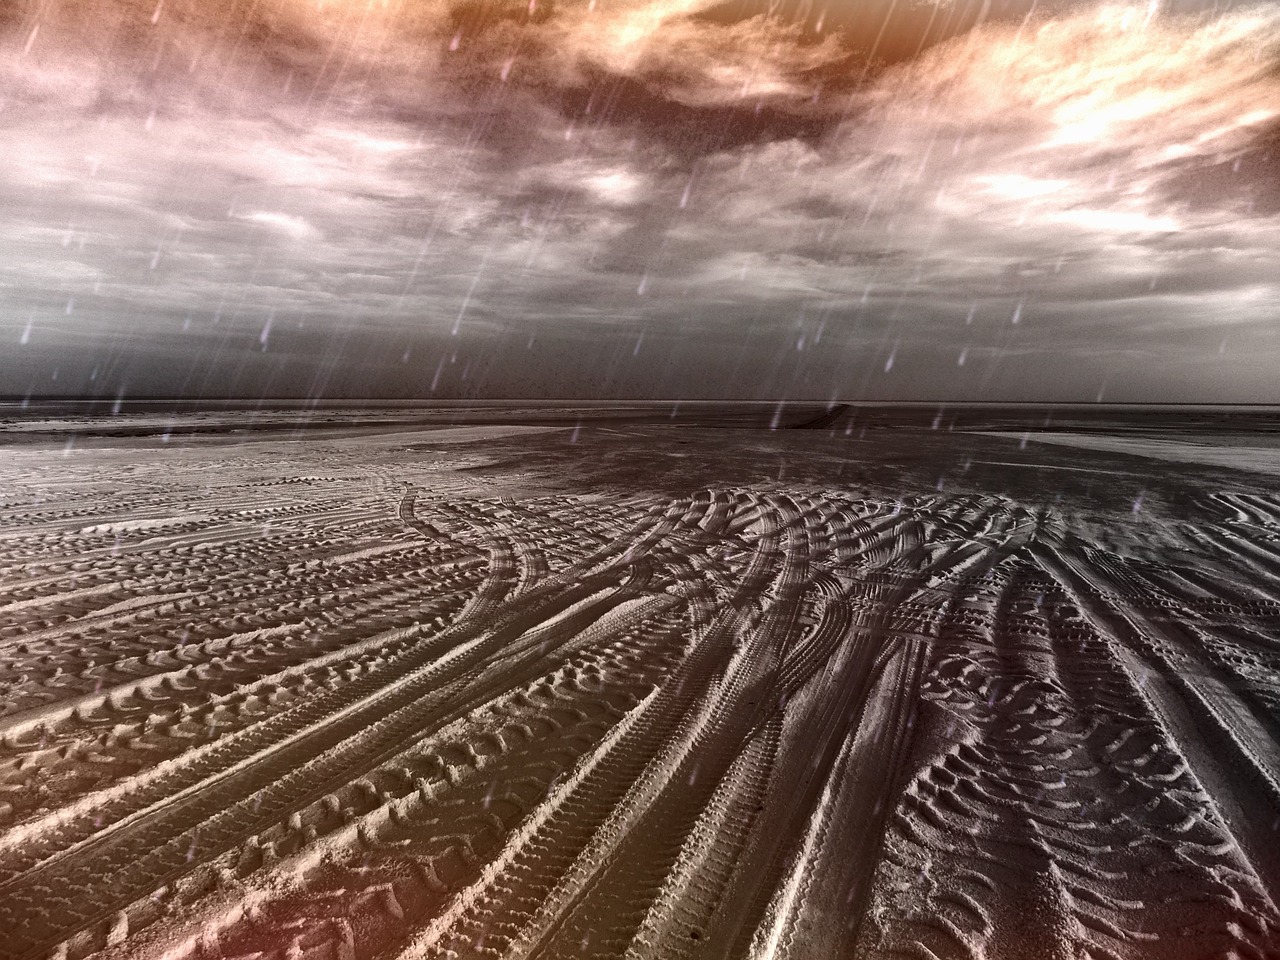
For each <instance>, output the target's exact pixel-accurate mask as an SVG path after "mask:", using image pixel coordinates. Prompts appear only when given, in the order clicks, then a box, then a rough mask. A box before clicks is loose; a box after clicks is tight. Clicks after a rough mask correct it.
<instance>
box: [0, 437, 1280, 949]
mask: <svg viewBox="0 0 1280 960" xmlns="http://www.w3.org/2000/svg"><path fill="white" fill-rule="evenodd" d="M169 423H170V421H169V420H168V419H166V421H165V424H164V428H165V429H168V427H169ZM520 426H521V425H520V424H515V425H512V426H511V428H503V427H502V426H501V425H469V426H459V427H452V428H446V429H442V430H424V431H418V432H414V431H406V429H405V428H404V426H403V425H394V429H388V430H384V431H380V432H377V433H373V434H365V433H361V432H359V431H355V432H352V433H349V434H346V435H340V436H339V435H333V436H330V435H324V436H307V437H302V438H293V439H289V438H283V437H279V436H263V437H259V438H255V439H250V440H248V441H247V442H246V441H245V440H244V439H243V438H236V437H231V436H228V435H225V434H218V433H216V432H215V433H212V434H208V433H202V434H201V435H200V436H192V437H188V438H186V439H183V438H181V437H180V436H175V437H169V438H166V439H163V440H161V439H159V438H157V437H156V436H155V435H152V434H146V435H139V436H136V437H129V436H117V437H99V438H98V439H97V440H96V441H95V442H92V443H88V442H86V443H79V442H78V443H73V444H69V443H67V442H65V441H63V440H59V439H57V438H56V436H53V437H45V438H44V439H42V440H39V441H35V442H33V441H31V440H30V438H27V439H24V441H23V442H22V443H21V444H17V445H14V446H10V447H6V448H4V449H3V450H0V453H2V454H3V456H0V691H2V695H0V705H2V706H0V957H4V958H11V960H18V958H23V960H25V958H37V957H39V958H45V957H59V958H68V960H75V958H81V957H90V956H92V957H101V958H161V957H165V958H192V960H215V958H226V960H231V958H250V957H263V958H266V957H271V958H280V960H301V958H314V960H321V958H325V960H329V958H332V960H366V958H370V960H371V958H405V960H408V958H445V957H466V958H470V957H492V958H512V960H514V958H601V960H603V958H626V960H641V958H653V960H659V958H662V960H666V958H694V957H698V958H703V957H705V958H710V957H717V958H731V957H732V958H789V960H818V958H822V960H826V958H839V957H860V958H861V957H866V958H890V957H893V958H899V957H917V958H925V960H930V958H938V960H941V958H952V957H955V958H983V960H1028V958H1037V960H1039V958H1063V960H1066V958H1085V957H1090V958H1104V957H1106V958H1115V957H1121V958H1152V960H1182V958H1219V957H1221V958H1226V957H1241V958H1243V957H1250V958H1255V957H1262V958H1267V957H1277V956H1280V912H1278V911H1277V906H1276V897H1277V894H1278V893H1280V746H1278V738H1277V732H1278V731H1280V639H1277V637H1278V633H1277V631H1278V630H1280V496H1278V495H1276V494H1275V493H1274V491H1273V489H1272V486H1273V483H1274V481H1273V480H1272V479H1271V478H1270V477H1269V476H1266V475H1265V474H1250V473H1249V472H1247V471H1242V470H1239V469H1234V470H1233V471H1230V472H1227V473H1224V472H1223V471H1222V470H1221V469H1219V468H1221V467H1223V466H1231V464H1229V463H1226V464H1224V463H1223V462H1222V461H1221V460H1220V459H1218V458H1217V457H1215V459H1214V460H1213V462H1212V463H1211V464H1209V465H1206V466H1197V465H1196V464H1194V463H1191V464H1185V463H1184V464H1183V465H1181V466H1179V467H1176V468H1175V467H1171V466H1170V464H1169V463H1167V462H1164V461H1158V460H1153V459H1150V457H1148V456H1146V454H1147V453H1149V452H1150V450H1151V449H1153V448H1152V447H1151V443H1155V444H1156V447H1155V448H1154V449H1158V450H1165V449H1167V448H1166V447H1162V446H1159V444H1160V443H1162V442H1165V443H1167V442H1174V443H1176V442H1184V443H1189V442H1190V441H1185V440H1184V441H1177V440H1176V438H1173V439H1171V438H1170V437H1169V436H1167V435H1165V436H1163V437H1162V438H1156V439H1155V440H1151V441H1150V443H1148V444H1147V445H1146V446H1145V447H1143V448H1142V449H1138V446H1140V445H1133V444H1130V443H1128V441H1126V442H1125V449H1106V450H1088V449H1068V448H1065V447H1055V446H1049V445H1044V446H1041V445H1039V444H1033V443H1029V444H1027V445H1026V446H1025V447H1024V446H1022V445H1021V444H1020V442H1019V439H1018V437H1014V438H1012V439H1011V438H1008V437H1004V436H985V435H961V434H940V433H939V432H938V431H930V430H927V429H920V430H910V429H884V430H880V431H872V432H871V433H870V434H867V433H865V432H864V433H862V434H857V433H853V432H851V431H848V430H846V429H845V426H844V425H841V424H840V423H834V424H832V425H831V429H829V430H825V431H800V430H796V431H786V430H779V431H770V430H767V429H751V428H745V427H744V428H740V429H729V428H710V427H700V426H697V425H690V426H686V427H680V426H669V425H663V424H658V423H650V422H645V421H644V420H643V419H640V420H637V421H636V422H634V423H628V424H627V425H626V428H625V429H619V428H618V426H617V425H616V424H593V423H591V422H587V423H586V424H585V425H577V424H575V425H574V426H572V427H568V426H565V427H548V426H545V425H543V426H539V427H537V428H536V430H534V431H527V430H522V429H515V428H518V427H520ZM157 429H159V427H157ZM50 430H52V433H53V434H55V435H56V433H57V425H56V424H54V425H53V427H52V428H50V426H49V424H47V423H46V424H44V426H43V427H42V431H43V432H45V433H48V432H50ZM1019 436H1020V435H1019ZM1090 442H1092V441H1090ZM1246 445H1247V444H1246ZM1217 449H1218V453H1219V454H1220V455H1221V456H1222V457H1226V458H1228V459H1229V458H1230V456H1231V455H1232V452H1231V450H1230V449H1229V448H1225V447H1221V448H1217ZM1132 453H1140V454H1143V455H1140V456H1134V455H1130V454H1132ZM1252 469H1256V467H1254V468H1252Z"/></svg>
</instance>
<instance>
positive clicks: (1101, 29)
mask: <svg viewBox="0 0 1280 960" xmlns="http://www.w3.org/2000/svg"><path fill="white" fill-rule="evenodd" d="M0 144H3V146H0V211H2V213H3V216H0V345H3V346H0V395H2V396H10V397H28V396H31V397H38V396H51V395H61V396H108V397H120V398H129V397H135V398H137V397H147V396H170V397H172V396H180V397H192V398H197V397H213V396H241V397H286V396H287V397H324V398H333V399H338V398H353V397H362V398H432V397H438V398H486V397H487V398H508V397H532V398H548V399H551V398H560V397H564V398H602V399H608V398H672V397H687V398H705V399H713V398H741V399H774V398H790V399H815V400H930V401H932V400H939V401H942V400H950V401H963V400H987V401H1021V400H1039V401H1095V400H1108V401H1117V402H1127V401H1168V402H1215V401H1216V402H1272V403H1274V402H1280V377H1277V375H1276V373H1277V371H1280V3H1277V2H1276V0H1268V2H1263V3H1257V4H1243V3H1226V2H1217V3H1214V2H1209V0H1164V2H1146V0H1143V2H1139V3H1122V4H1103V5H1099V4H1096V3H1092V2H1089V3H1085V2H1077V0H1039V2H1033V0H826V2H823V0H222V2H219V3H210V2H208V0H0Z"/></svg>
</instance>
